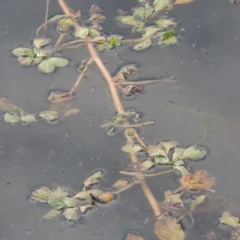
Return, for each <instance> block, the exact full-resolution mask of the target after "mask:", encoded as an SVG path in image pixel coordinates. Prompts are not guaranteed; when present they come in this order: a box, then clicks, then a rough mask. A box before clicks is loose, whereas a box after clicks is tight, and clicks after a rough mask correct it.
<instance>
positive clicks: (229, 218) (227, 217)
mask: <svg viewBox="0 0 240 240" xmlns="http://www.w3.org/2000/svg"><path fill="white" fill-rule="evenodd" d="M219 221H220V223H223V224H226V225H227V226H230V227H236V226H237V225H238V221H239V218H238V217H235V216H233V215H232V214H231V213H229V212H227V211H225V212H224V213H223V215H222V217H221V218H220V219H219Z"/></svg>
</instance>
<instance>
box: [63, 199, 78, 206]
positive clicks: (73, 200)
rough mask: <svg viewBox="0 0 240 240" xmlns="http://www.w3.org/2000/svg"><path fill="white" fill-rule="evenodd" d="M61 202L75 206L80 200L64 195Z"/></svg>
mask: <svg viewBox="0 0 240 240" xmlns="http://www.w3.org/2000/svg"><path fill="white" fill-rule="evenodd" d="M63 203H64V204H65V206H66V207H77V206H78V205H80V201H79V200H78V199H76V198H71V197H65V198H64V199H63Z"/></svg>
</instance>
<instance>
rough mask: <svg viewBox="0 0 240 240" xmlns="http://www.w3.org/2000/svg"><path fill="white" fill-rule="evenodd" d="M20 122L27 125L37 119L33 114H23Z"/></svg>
mask: <svg viewBox="0 0 240 240" xmlns="http://www.w3.org/2000/svg"><path fill="white" fill-rule="evenodd" d="M21 122H22V123H23V124H29V123H34V122H37V119H36V117H35V115H34V114H30V113H24V114H23V115H22V116H21Z"/></svg>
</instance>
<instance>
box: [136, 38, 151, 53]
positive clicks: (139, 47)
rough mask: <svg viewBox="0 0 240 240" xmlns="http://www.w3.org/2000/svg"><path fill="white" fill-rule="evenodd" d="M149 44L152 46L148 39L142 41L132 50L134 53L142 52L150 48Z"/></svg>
mask: <svg viewBox="0 0 240 240" xmlns="http://www.w3.org/2000/svg"><path fill="white" fill-rule="evenodd" d="M151 44H152V41H151V39H150V38H146V39H143V40H142V41H141V42H139V43H137V44H136V45H135V46H134V47H133V49H134V50H135V51H142V50H144V49H146V48H148V47H150V46H151Z"/></svg>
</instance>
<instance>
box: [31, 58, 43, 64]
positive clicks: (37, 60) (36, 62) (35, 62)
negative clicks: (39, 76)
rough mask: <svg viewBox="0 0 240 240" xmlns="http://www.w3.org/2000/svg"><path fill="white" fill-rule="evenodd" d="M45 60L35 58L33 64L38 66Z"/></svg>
mask: <svg viewBox="0 0 240 240" xmlns="http://www.w3.org/2000/svg"><path fill="white" fill-rule="evenodd" d="M42 60H43V59H42V58H33V62H32V63H33V64H36V65H38V64H39V63H40V62H41V61H42Z"/></svg>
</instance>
